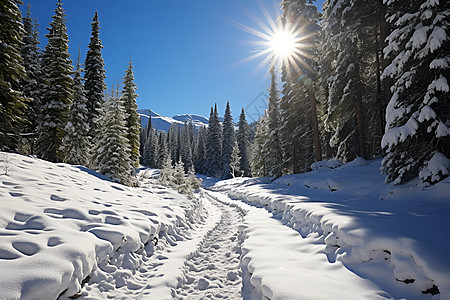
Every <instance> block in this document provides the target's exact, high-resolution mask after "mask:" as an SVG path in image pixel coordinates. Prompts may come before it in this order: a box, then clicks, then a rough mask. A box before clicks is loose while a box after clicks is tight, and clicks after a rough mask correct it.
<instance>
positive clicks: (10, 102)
mask: <svg viewBox="0 0 450 300" xmlns="http://www.w3.org/2000/svg"><path fill="white" fill-rule="evenodd" d="M21 4H23V3H22V1H19V0H5V1H1V3H0V41H1V42H0V44H1V47H0V149H1V150H9V151H17V150H18V149H17V148H18V143H19V139H20V129H21V127H23V125H24V124H26V123H27V120H26V118H25V114H24V111H25V109H26V100H25V98H24V97H23V95H22V88H21V83H22V81H23V80H24V79H25V78H26V74H25V69H24V67H23V60H22V57H21V49H22V45H23V42H22V36H23V34H24V28H23V24H22V14H21V12H20V9H19V5H21Z"/></svg>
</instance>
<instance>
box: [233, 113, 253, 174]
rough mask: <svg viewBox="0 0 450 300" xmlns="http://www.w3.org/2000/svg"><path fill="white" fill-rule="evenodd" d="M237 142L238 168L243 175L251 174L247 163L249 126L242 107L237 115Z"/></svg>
mask: <svg viewBox="0 0 450 300" xmlns="http://www.w3.org/2000/svg"><path fill="white" fill-rule="evenodd" d="M236 138H237V144H238V149H239V153H238V155H239V168H240V171H241V172H242V175H243V176H246V177H250V176H252V173H251V169H250V163H249V159H248V158H249V138H250V127H249V126H248V123H247V120H246V119H245V112H244V108H242V111H241V114H240V116H239V122H238V132H237V135H236Z"/></svg>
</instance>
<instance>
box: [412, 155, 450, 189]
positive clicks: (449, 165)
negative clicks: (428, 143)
mask: <svg viewBox="0 0 450 300" xmlns="http://www.w3.org/2000/svg"><path fill="white" fill-rule="evenodd" d="M448 170H450V160H449V159H448V158H447V157H446V156H445V155H444V154H442V153H440V152H436V153H435V154H434V155H433V157H431V159H430V160H429V161H428V162H427V164H426V166H425V167H424V168H423V169H422V170H421V171H420V173H419V177H420V178H421V179H422V180H424V181H425V180H429V181H431V182H436V181H438V180H439V179H440V178H441V176H440V175H439V173H441V174H442V175H447V176H448V175H449V173H448Z"/></svg>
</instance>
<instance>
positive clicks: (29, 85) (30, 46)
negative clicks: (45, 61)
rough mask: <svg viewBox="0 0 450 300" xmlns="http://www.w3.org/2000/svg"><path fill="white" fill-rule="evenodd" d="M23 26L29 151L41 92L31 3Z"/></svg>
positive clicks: (24, 82) (38, 118) (37, 49)
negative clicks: (29, 135) (30, 135)
mask: <svg viewBox="0 0 450 300" xmlns="http://www.w3.org/2000/svg"><path fill="white" fill-rule="evenodd" d="M23 26H24V29H25V34H24V36H23V46H22V58H23V65H24V67H25V71H26V74H27V78H26V79H25V80H23V82H22V87H23V95H24V96H25V97H26V98H27V100H28V101H29V103H28V109H27V110H26V116H27V119H28V120H29V121H30V124H28V126H27V127H26V129H25V131H26V132H27V133H31V134H33V136H32V137H31V138H30V139H29V144H30V146H31V148H32V149H31V152H33V148H34V142H35V139H36V137H35V133H36V129H37V128H38V126H39V124H40V122H41V119H42V115H41V100H40V98H41V95H40V93H41V92H42V86H41V85H42V82H41V78H42V74H41V53H40V50H39V33H38V29H37V26H38V24H37V21H36V19H33V18H32V17H31V5H30V4H28V7H27V15H26V17H25V18H23Z"/></svg>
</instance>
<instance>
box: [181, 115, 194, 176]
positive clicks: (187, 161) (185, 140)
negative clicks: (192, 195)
mask: <svg viewBox="0 0 450 300" xmlns="http://www.w3.org/2000/svg"><path fill="white" fill-rule="evenodd" d="M193 137H194V126H193V125H192V122H189V123H187V122H185V123H184V126H183V128H182V130H181V144H180V146H181V160H182V161H183V166H184V170H185V172H188V171H189V170H190V169H191V168H192V167H193V166H194V161H193V153H192V146H193V143H192V141H193Z"/></svg>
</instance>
